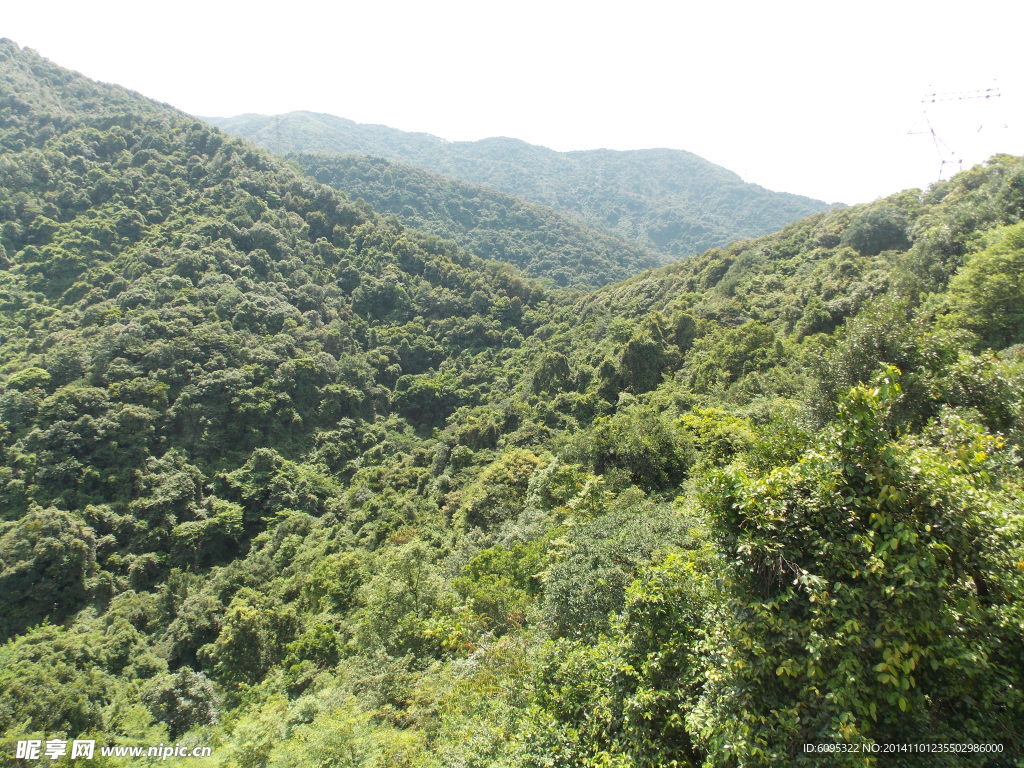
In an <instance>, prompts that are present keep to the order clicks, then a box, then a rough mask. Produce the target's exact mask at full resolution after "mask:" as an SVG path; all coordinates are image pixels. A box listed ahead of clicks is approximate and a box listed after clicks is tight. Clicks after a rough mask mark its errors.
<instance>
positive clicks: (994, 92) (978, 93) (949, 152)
mask: <svg viewBox="0 0 1024 768" xmlns="http://www.w3.org/2000/svg"><path fill="white" fill-rule="evenodd" d="M1001 95H1002V94H1001V93H1000V92H999V88H998V87H996V86H992V87H991V88H979V89H977V90H971V91H945V92H940V91H930V92H928V93H926V94H924V96H922V97H921V105H922V107H921V118H922V120H923V121H924V129H923V130H915V129H914V128H911V129H910V130H909V131H907V133H908V134H911V135H929V136H931V138H932V143H933V144H934V145H935V153H936V154H937V155H938V158H939V178H940V179H942V178H943V174H944V173H945V172H946V170H947V168H950V169H953V170H954V172H957V171H961V170H963V165H964V160H963V158H962V157H961V156H960V154H959V153H958V152H956V150H954V149H953V148H952V147H950V146H949V144H947V143H946V142H945V141H944V140H943V139H942V138H940V137H939V134H938V132H937V131H936V130H935V126H934V125H933V124H932V119H931V115H930V114H929V112H928V109H929V106H930V105H933V104H939V103H944V102H965V101H979V100H984V101H989V100H992V99H998V98H999V97H1000V96H1001ZM984 128H985V125H984V123H982V124H980V125H979V126H978V132H979V133H980V132H981V131H982V130H984Z"/></svg>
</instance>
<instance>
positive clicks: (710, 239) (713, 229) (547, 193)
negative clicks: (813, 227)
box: [204, 112, 827, 258]
mask: <svg viewBox="0 0 1024 768" xmlns="http://www.w3.org/2000/svg"><path fill="white" fill-rule="evenodd" d="M204 119H205V120H207V121H208V122H210V123H212V124H214V125H217V126H219V127H221V128H223V129H224V130H226V131H228V132H229V133H233V134H235V135H237V136H241V137H242V138H246V139H250V140H252V141H255V142H256V143H258V144H261V145H262V146H264V147H267V148H269V149H271V150H272V151H274V152H277V153H287V152H315V153H342V154H359V155H371V156H376V157H382V158H386V159H389V160H397V161H400V162H403V163H411V164H413V165H417V166H421V167H423V168H426V169H428V170H430V171H434V172H435V173H441V174H444V175H446V176H450V177H452V178H454V179H460V180H462V181H466V182H469V183H472V184H484V185H487V186H489V187H493V188H494V189H497V190H500V191H502V192H507V193H509V194H512V195H517V196H519V197H522V198H523V199H525V200H531V201H533V202H535V203H540V204H541V205H546V206H549V207H551V208H554V209H555V210H557V211H561V212H563V213H567V214H570V215H572V216H574V217H576V218H577V219H579V220H580V221H582V222H584V223H585V224H587V225H589V226H592V227H595V228H598V229H601V230H603V231H605V232H608V233H610V234H613V235H617V236H618V237H621V238H624V239H626V240H630V241H631V242H634V243H636V244H638V245H640V246H641V247H643V248H649V249H654V250H658V251H660V252H662V253H664V254H666V255H668V256H671V257H673V258H680V257H683V256H690V255H693V254H696V253H700V252H701V251H704V250H706V249H707V248H711V247H714V246H721V245H725V244H726V243H729V242H731V241H733V240H738V239H740V238H744V237H754V236H757V235H762V234H765V233H766V232H772V231H774V230H777V229H779V228H781V227H783V226H785V225H786V224H788V223H790V222H791V221H793V220H795V219H798V218H800V217H802V216H807V215H809V214H812V213H815V212H816V211H820V210H822V209H824V208H826V207H827V206H826V205H825V203H823V202H821V201H819V200H812V199H810V198H807V197H801V196H799V195H791V194H785V193H781V192H771V191H769V190H767V189H764V188H763V187H759V186H757V185H756V184H747V183H745V182H743V180H742V179H740V177H739V176H737V175H736V174H735V173H733V172H732V171H729V170H726V169H725V168H722V167H721V166H717V165H714V164H712V163H709V162H708V161H706V160H703V159H702V158H700V157H697V156H696V155H693V154H691V153H689V152H683V151H680V150H672V149H645V150H634V151H629V152H618V151H612V150H604V149H601V150H590V151H580V152H555V151H554V150H551V149H546V148H545V147H539V146H535V145H531V144H527V143H526V142H523V141H518V140H516V139H509V138H493V139H484V140H482V141H472V142H465V141H456V142H448V141H444V140H443V139H439V138H437V137H436V136H430V135H429V134H425V133H405V132H403V131H398V130H395V129H393V128H387V127H385V126H380V125H363V124H360V123H354V122H352V121H351V120H345V119H343V118H340V117H333V116H331V115H321V114H315V113H311V112H291V113H288V114H286V115H275V116H263V115H240V116H238V117H230V118H204Z"/></svg>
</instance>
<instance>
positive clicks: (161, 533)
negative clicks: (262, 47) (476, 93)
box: [0, 40, 1024, 768]
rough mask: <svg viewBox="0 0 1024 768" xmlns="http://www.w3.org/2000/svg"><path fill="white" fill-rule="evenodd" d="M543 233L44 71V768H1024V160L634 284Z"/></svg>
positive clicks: (14, 451) (32, 284) (15, 94)
mask: <svg viewBox="0 0 1024 768" xmlns="http://www.w3.org/2000/svg"><path fill="white" fill-rule="evenodd" d="M307 161H308V162H312V163H313V164H314V166H311V168H310V170H311V171H312V172H314V173H317V174H322V175H323V177H324V178H325V179H326V180H328V181H331V182H332V183H337V184H338V185H339V186H348V185H350V184H354V185H356V186H358V187H359V188H360V189H361V190H362V192H361V194H363V195H364V197H367V198H371V197H373V198H376V199H378V200H379V202H380V203H381V204H382V205H384V206H385V207H387V206H391V209H392V210H398V211H399V213H398V214H395V215H390V214H388V215H384V214H382V213H379V212H377V211H376V210H374V209H373V208H372V207H371V206H370V205H369V204H367V203H365V202H358V201H353V200H352V199H350V198H349V197H347V196H345V195H344V194H342V193H341V192H339V191H338V190H336V189H333V188H331V187H330V186H327V185H326V184H323V183H320V182H318V181H317V180H316V179H315V178H313V177H311V176H309V175H307V174H305V173H303V172H301V170H300V168H299V164H301V163H303V162H307ZM545 183H546V182H545ZM535 205H536V204H533V203H531V204H524V203H521V202H520V201H517V200H515V199H509V198H508V197H507V196H506V195H504V194H503V193H496V192H487V193H486V194H485V193H484V192H483V191H481V190H479V189H478V188H473V187H466V186H465V185H464V184H463V183H462V182H454V181H450V180H442V179H439V178H438V177H436V176H435V175H433V174H432V173H428V172H425V171H422V170H417V169H414V168H410V167H408V166H400V165H396V164H395V162H394V161H386V160H375V159H372V158H365V157H363V158H359V157H357V158H352V157H338V156H333V155H332V156H324V157H318V158H312V159H309V158H308V157H307V156H295V157H293V158H292V161H289V160H287V159H284V158H281V157H277V156H274V155H272V154H271V153H270V152H268V151H266V150H265V149H262V148H259V147H257V146H255V145H254V144H252V143H250V142H248V141H246V140H243V139H240V138H237V137H233V136H230V135H227V134H225V133H224V132H222V131H221V130H219V129H217V128H214V127H211V126H210V125H207V124H205V123H203V122H201V121H199V120H197V119H195V118H192V117H190V116H188V115H185V114H183V113H181V112H179V111H177V110H174V109H171V108H169V107H166V106H165V105H161V104H158V103H155V102H153V101H151V100H149V99H146V98H144V97H143V96H140V95H139V94H135V93H131V92H129V91H126V90H124V89H122V88H118V87H116V86H108V85H102V84H99V83H95V82H92V81H90V80H88V79H87V78H85V77H83V76H81V75H78V74H76V73H73V72H69V71H67V70H65V69H62V68H60V67H59V66H56V65H55V64H52V63H51V62H49V61H47V60H45V59H43V58H42V57H40V56H39V55H38V54H36V53H35V52H33V51H31V50H27V49H22V48H20V47H18V46H17V45H16V44H14V43H12V42H11V41H9V40H0V640H2V641H3V642H2V644H0V754H3V755H16V754H18V751H17V750H18V743H19V742H21V744H22V746H24V745H25V743H26V742H27V741H28V740H34V741H36V742H38V743H39V744H40V745H42V744H47V743H49V744H52V745H54V747H53V748H55V749H59V746H60V744H67V743H68V742H69V740H71V739H94V740H96V741H97V752H99V745H101V744H115V745H139V746H143V745H146V746H148V745H156V744H168V743H174V744H181V745H183V746H185V747H193V746H200V745H201V746H210V747H212V749H213V754H212V756H209V757H206V758H201V759H192V758H181V759H178V758H172V759H168V760H163V761H161V765H166V766H174V767H175V768H184V766H189V767H190V768H324V767H325V766H331V767H332V768H333V767H334V766H345V768H384V767H385V766H387V768H390V767H391V766H401V768H452V767H453V766H463V767H465V768H469V767H470V766H473V767H475V768H552V766H557V768H598V767H599V766H600V767H602V768H608V767H610V766H614V768H663V766H678V767H679V768H698V766H700V767H701V768H821V766H822V765H826V764H827V765H829V766H832V765H836V766H839V767H840V768H889V766H894V767H895V768H932V767H933V766H938V767H939V768H979V766H980V767H981V768H1018V766H1019V765H1020V761H1021V759H1024V727H1022V724H1024V461H1022V458H1021V457H1022V454H1024V309H1022V308H1024V281H1022V280H1021V275H1024V221H1022V220H1024V158H1020V157H1011V156H997V157H994V158H992V159H991V160H990V161H989V162H988V163H986V164H984V165H981V166H978V167H976V168H972V169H970V170H969V171H966V172H964V173H961V174H959V175H957V176H956V177H955V178H953V179H951V180H950V181H947V182H943V183H941V184H937V185H935V186H934V187H933V188H931V189H929V190H926V191H924V192H922V191H920V190H907V191H904V192H898V193H895V194H893V195H891V196H890V197H888V198H885V199H882V200H878V201H876V202H874V203H871V204H867V205H858V206H853V207H849V208H840V209H835V210H829V211H821V212H817V213H814V214H812V215H811V216H809V217H806V218H803V219H800V220H798V221H795V222H793V223H791V224H789V225H788V226H786V227H785V228H784V229H782V230H781V231H779V232H776V233H772V234H767V235H763V236H761V237H758V238H755V239H750V240H744V241H740V242H734V243H731V244H728V245H725V246H722V247H720V248H713V249H710V250H708V251H706V252H704V253H702V254H700V255H698V256H695V257H692V258H686V259H682V260H679V261H676V262H674V263H672V264H669V265H666V266H663V267H659V268H656V269H652V270H646V271H644V272H642V273H640V274H637V275H633V276H631V277H629V278H628V279H625V280H622V281H618V282H615V283H611V284H608V285H605V286H602V287H601V288H598V289H595V290H592V291H589V292H588V291H586V290H584V289H583V287H582V286H584V285H586V284H587V283H588V282H589V281H590V278H589V276H587V275H584V274H574V273H573V271H572V270H573V269H579V270H587V269H590V268H591V267H595V269H604V270H606V271H605V273H604V278H611V276H612V272H613V270H614V269H627V268H633V267H635V266H639V262H637V263H636V264H630V263H629V262H624V263H621V264H620V263H615V262H614V259H613V258H612V257H613V255H614V249H613V248H612V246H610V245H601V241H600V238H595V237H594V236H593V235H592V233H589V232H588V231H586V228H585V227H584V228H582V229H573V228H572V227H570V226H569V225H568V224H566V222H565V219H564V218H561V217H559V216H558V215H555V218H551V215H549V214H547V213H546V209H545V210H544V211H539V210H538V209H537V208H536V207H533V206H535ZM406 208H408V209H409V210H408V211H406V210H405V209H406ZM399 215H402V216H404V217H406V219H407V220H413V219H416V218H417V217H418V218H419V219H420V220H422V222H423V223H424V225H425V226H426V227H428V228H430V229H431V232H428V233H424V232H420V231H417V230H415V229H413V228H411V227H409V226H406V225H404V224H403V223H402V222H401V221H400V220H399V219H398V216H399ZM488 222H491V223H493V224H494V225H495V226H485V225H484V224H487V223H488ZM512 233H516V234H515V235H513V234H512ZM441 235H443V236H441ZM506 238H507V239H506ZM605 242H606V244H607V243H612V242H614V241H613V240H608V241H605ZM460 243H462V244H463V245H465V247H463V245H460ZM592 243H596V244H597V246H598V250H597V251H595V252H593V253H591V251H590V248H591V247H592V245H591V244H592ZM466 248H473V249H474V250H477V249H478V250H480V251H481V252H483V251H485V250H488V249H489V250H490V252H489V253H488V255H490V256H491V257H492V258H486V259H485V258H480V257H479V256H478V255H475V254H474V253H471V252H469V251H467V250H466ZM601 248H608V249H609V250H605V251H601V250H600V249H601ZM635 253H636V254H638V255H639V254H641V253H643V251H641V250H638V251H636V252H635ZM499 254H500V256H499ZM499 258H505V259H508V260H509V261H516V260H517V259H518V260H520V261H521V262H522V266H523V267H524V268H526V269H530V270H533V271H535V272H538V273H545V274H547V276H549V277H552V279H557V278H558V276H559V275H561V276H563V277H564V281H565V283H566V286H564V287H563V286H559V285H556V284H555V283H554V282H552V280H547V279H546V280H537V279H534V278H533V277H531V276H529V275H527V274H525V273H524V272H523V271H522V269H520V268H519V267H517V266H515V265H514V264H510V263H503V262H502V261H499V260H498V259H499ZM588 258H589V259H592V260H593V263H588V261H587V259H588ZM596 273H597V272H595V274H596ZM819 743H820V744H823V745H826V746H836V747H837V748H836V749H835V750H829V751H828V753H827V754H824V755H823V754H822V753H814V752H809V751H808V750H807V749H806V747H805V745H807V744H819ZM887 744H908V745H910V746H908V748H907V749H906V750H904V751H902V752H898V753H895V754H893V755H891V756H890V755H888V754H886V755H881V756H876V755H877V753H878V752H879V751H880V749H881V746H880V745H887ZM936 744H939V745H941V744H947V745H978V746H977V748H976V749H974V750H972V751H969V752H956V751H938V752H936V751H934V750H932V749H931V748H932V747H934V745H936ZM837 745H838V746H847V745H848V746H849V748H848V749H839V748H838V746H837ZM23 751H24V750H23ZM823 757H824V759H823ZM883 757H884V758H885V759H882V758H883ZM8 761H9V762H11V764H12V765H15V766H18V768H22V766H26V768H27V766H32V765H36V764H37V761H35V760H34V759H28V758H18V757H14V758H8ZM54 762H55V764H58V765H62V764H66V763H67V761H65V760H61V761H59V762H58V761H54ZM90 762H92V764H95V765H97V766H101V768H113V767H114V766H116V765H123V764H124V761H123V760H118V759H115V758H110V759H109V760H108V759H106V758H105V757H103V756H101V755H99V754H97V757H96V759H95V760H94V761H90Z"/></svg>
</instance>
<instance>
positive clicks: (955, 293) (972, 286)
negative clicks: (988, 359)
mask: <svg viewBox="0 0 1024 768" xmlns="http://www.w3.org/2000/svg"><path fill="white" fill-rule="evenodd" d="M1022 275H1024V224H1015V225H1013V226H1011V227H1005V228H1003V229H1000V230H997V231H996V232H994V233H993V234H992V235H991V236H990V245H989V246H988V247H987V248H986V249H985V250H983V251H981V252H980V253H976V254H974V255H973V256H971V257H970V258H969V259H968V260H967V263H966V264H965V265H964V266H963V268H962V269H961V270H960V271H959V272H958V273H957V274H956V275H955V276H954V277H953V279H952V281H951V282H950V285H949V306H950V309H951V312H952V318H951V321H952V322H953V323H955V324H956V325H958V326H960V327H963V328H967V329H968V330H971V331H973V332H974V333H976V334H978V336H979V337H980V339H981V343H982V344H984V345H985V346H986V347H991V348H993V349H1002V348H1003V347H1008V346H1010V345H1011V344H1020V343H1022V342H1024V332H1022V329H1024V277H1022Z"/></svg>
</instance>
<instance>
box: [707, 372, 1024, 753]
mask: <svg viewBox="0 0 1024 768" xmlns="http://www.w3.org/2000/svg"><path fill="white" fill-rule="evenodd" d="M899 393H900V386H899V376H898V372H897V371H896V370H895V369H893V368H889V369H887V370H886V371H885V372H884V373H883V374H881V376H880V378H879V379H878V381H877V383H876V384H875V386H874V387H872V388H868V387H857V388H854V389H853V390H851V392H850V394H849V396H848V397H847V398H845V399H844V401H843V403H842V404H841V406H840V409H839V413H838V416H837V420H836V422H835V424H834V425H833V426H832V427H830V429H829V431H828V432H827V433H826V434H824V435H822V440H821V442H820V445H821V446H822V447H821V448H816V449H812V450H810V451H808V452H807V453H806V454H805V455H804V456H803V457H801V459H800V461H799V462H798V463H797V464H795V465H792V466H789V467H779V468H777V469H775V470H773V471H771V472H770V473H768V474H766V475H764V476H747V475H746V474H745V473H744V472H743V471H742V469H739V468H738V469H734V470H732V471H730V472H727V473H724V474H722V475H719V476H717V477H716V478H715V480H714V481H713V482H712V483H711V485H709V487H708V488H707V490H706V492H705V496H704V498H705V503H706V504H708V505H709V507H710V509H711V513H712V515H713V519H715V520H717V521H718V522H717V525H718V530H719V535H720V537H721V545H722V547H723V549H724V550H725V551H726V552H727V553H728V558H729V561H730V562H731V563H733V566H732V574H731V581H732V590H733V600H734V602H733V608H732V620H731V621H727V622H725V623H723V624H722V626H721V628H720V633H721V641H720V642H721V643H722V645H721V653H722V656H721V659H722V661H721V663H720V665H717V668H716V669H715V670H714V671H713V673H712V674H711V677H710V678H709V689H708V692H707V694H706V697H705V700H704V702H703V705H702V711H701V718H700V719H699V722H700V732H701V733H702V735H703V738H705V739H706V740H707V744H708V748H709V752H710V755H711V756H712V758H713V759H716V760H724V759H725V755H726V754H727V753H728V754H730V755H732V756H733V758H734V759H737V760H738V761H739V762H740V763H741V764H751V765H754V764H766V765H768V764H772V765H774V764H780V763H782V762H785V763H788V764H791V765H797V764H804V763H806V764H814V763H815V762H816V761H817V760H818V759H819V758H818V757H817V756H808V755H805V754H804V753H803V752H802V745H803V744H804V743H808V742H813V741H815V740H822V741H829V742H837V743H854V744H866V743H871V742H877V743H887V742H893V741H899V740H901V739H902V740H906V739H907V737H908V734H922V735H925V734H926V735H927V736H926V738H927V740H929V741H931V740H933V739H936V738H938V739H941V740H943V741H946V740H948V741H951V742H955V741H986V740H991V741H1000V740H1003V741H1004V742H1005V740H1006V739H1007V738H1009V740H1010V741H1009V742H1008V743H1007V746H1009V745H1013V746H1014V748H1017V747H1018V744H1017V742H1016V740H1015V739H1016V737H1014V736H1012V735H1010V734H1012V733H1013V727H1012V726H1011V725H1010V724H1011V723H1015V722H1019V720H1020V718H1021V715H1022V712H1024V709H1022V707H1024V700H1022V699H1021V697H1020V695H1019V693H1018V691H1019V690H1020V679H1019V677H1020V668H1019V666H1017V665H1016V664H1015V663H1014V662H1011V661H1010V660H1011V659H1013V658H1019V654H1020V652H1021V650H1020V638H1021V637H1022V636H1024V635H1022V634H1021V631H1020V625H1019V624H1018V621H1019V619H1018V618H1014V619H1011V618H1010V616H1016V615H1017V613H1016V609H1014V608H1012V607H1011V605H1012V604H1013V603H1014V602H1015V600H1016V598H1014V597H1013V595H1014V594H1017V593H1018V591H1019V589H1020V584H1019V582H1020V569H1019V568H1018V567H1017V565H1015V563H1016V562H1017V561H1018V560H1019V557H1020V554H1021V550H1020V538H1019V531H1020V528H1021V525H1022V524H1024V518H1022V517H1021V510H1020V509H1019V506H1018V505H1017V504H1016V503H1014V502H1011V501H1010V500H1011V499H1012V498H1014V497H1015V496H1016V495H1017V494H1018V493H1019V481H1020V478H1019V475H1018V473H1017V471H1016V468H1015V467H1013V462H1012V458H1011V457H1006V456H1004V454H1003V451H1004V450H1005V444H1004V441H1003V440H1002V439H1001V438H999V437H997V436H993V435H990V434H987V433H985V432H984V430H982V429H981V428H980V427H978V426H976V425H973V424H971V423H970V422H968V421H965V420H964V419H963V418H962V417H961V416H959V415H957V414H955V413H953V412H949V413H946V414H944V415H943V416H942V417H941V418H940V419H938V420H936V421H935V422H933V423H932V424H931V425H930V426H929V428H928V429H927V430H926V432H925V433H924V434H923V435H922V436H921V437H919V438H912V439H902V440H901V439H894V438H893V436H892V435H891V434H890V433H889V431H888V429H887V428H886V412H887V409H888V408H890V407H891V404H892V403H893V401H894V400H895V398H896V397H897V396H898V395H899ZM1008 460H1009V461H1008ZM1007 473H1009V474H1007ZM1015 542H1016V543H1015ZM737 686H739V687H742V688H743V689H744V690H746V691H748V697H747V698H745V699H744V700H743V701H742V702H740V701H738V700H737V699H736V698H735V697H734V696H731V695H729V693H728V692H729V691H730V690H733V689H735V688H736V687H737ZM821 691H828V696H826V697H822V696H821ZM967 700H971V701H972V702H974V703H972V704H967V703H966V702H967ZM979 708H980V709H981V710H983V711H984V712H986V715H985V716H984V717H978V712H979ZM836 757H837V758H838V759H840V760H841V761H843V762H842V764H849V765H861V764H865V758H864V756H863V755H857V754H855V753H850V754H847V755H845V756H844V755H837V756H836Z"/></svg>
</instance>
